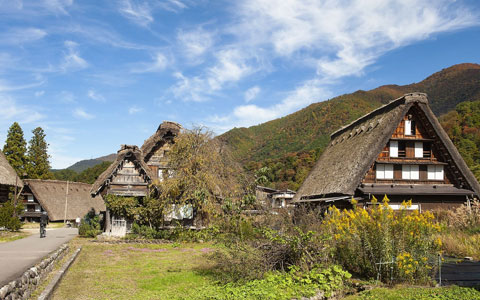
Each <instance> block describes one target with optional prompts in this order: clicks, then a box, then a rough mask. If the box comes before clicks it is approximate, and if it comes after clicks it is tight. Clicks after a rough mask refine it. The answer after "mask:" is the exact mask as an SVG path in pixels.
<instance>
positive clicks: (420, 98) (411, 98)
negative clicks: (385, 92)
mask: <svg viewBox="0 0 480 300" xmlns="http://www.w3.org/2000/svg"><path fill="white" fill-rule="evenodd" d="M401 100H404V102H403V103H401ZM410 102H422V103H428V98H427V94H426V93H420V92H413V93H407V94H404V95H403V96H401V97H399V98H397V99H394V100H392V101H390V102H388V103H386V104H384V105H382V106H380V107H378V108H376V109H374V110H372V111H371V112H369V113H367V114H365V115H363V116H361V117H360V118H358V119H356V120H354V121H352V122H350V123H349V124H348V125H345V126H343V127H341V128H340V129H338V130H336V131H334V132H333V133H332V134H330V139H333V138H334V137H335V136H337V135H339V134H340V133H342V132H344V131H346V130H347V129H349V128H350V127H354V126H355V125H357V124H358V123H361V122H362V121H363V120H364V119H368V118H370V117H371V116H372V115H374V114H376V113H378V112H380V111H381V110H383V109H386V108H387V107H389V106H393V105H398V104H406V103H410Z"/></svg>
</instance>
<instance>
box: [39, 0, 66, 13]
mask: <svg viewBox="0 0 480 300" xmlns="http://www.w3.org/2000/svg"><path fill="white" fill-rule="evenodd" d="M72 4H73V0H43V5H44V7H45V8H46V9H47V10H49V11H51V12H53V13H55V14H62V15H68V12H67V8H68V7H69V6H71V5H72Z"/></svg>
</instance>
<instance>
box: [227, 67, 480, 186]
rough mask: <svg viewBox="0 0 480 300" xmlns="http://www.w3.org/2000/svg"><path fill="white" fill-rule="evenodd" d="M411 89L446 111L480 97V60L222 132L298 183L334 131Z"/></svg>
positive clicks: (254, 164) (279, 180)
mask: <svg viewBox="0 0 480 300" xmlns="http://www.w3.org/2000/svg"><path fill="white" fill-rule="evenodd" d="M409 92H424V93H427V94H428V96H429V101H430V106H431V108H432V110H433V112H434V113H435V114H436V115H437V116H440V115H442V114H446V113H447V112H449V111H451V110H453V109H455V107H456V106H457V105H458V104H459V103H461V102H464V101H474V100H477V99H480V65H478V64H459V65H454V66H452V67H449V68H447V69H443V70H441V71H440V72H437V73H435V74H433V75H431V76H429V77H427V78H426V79H424V80H423V81H421V82H418V83H413V84H409V85H404V86H398V85H386V86H381V87H379V88H376V89H373V90H370V91H357V92H354V93H352V94H345V95H341V96H338V97H335V98H333V99H330V100H328V101H324V102H318V103H314V104H311V105H309V106H308V107H306V108H304V109H302V110H300V111H297V112H295V113H292V114H290V115H288V116H285V117H283V118H279V119H275V120H272V121H269V122H266V123H263V124H260V125H257V126H252V127H249V128H234V129H232V130H230V131H228V132H226V133H224V134H222V135H220V136H219V137H218V138H220V139H221V140H223V141H225V142H226V143H227V144H229V145H230V146H231V149H232V151H233V152H234V154H235V156H236V157H237V158H238V159H239V160H240V161H241V162H242V163H244V164H245V165H246V167H247V169H249V170H252V171H255V170H258V169H259V168H260V167H263V166H268V167H269V169H270V174H269V177H270V179H271V181H272V183H273V184H272V185H274V186H276V187H278V188H287V187H288V188H292V189H297V188H298V187H299V185H300V184H301V182H303V179H304V178H305V176H306V175H305V174H306V173H308V171H309V170H310V168H311V167H312V166H313V164H314V162H315V160H316V159H317V158H318V155H319V154H320V153H321V151H322V150H323V149H324V147H325V146H326V145H327V143H328V141H329V139H330V134H331V133H332V132H333V131H335V130H337V129H338V128H340V127H341V126H343V125H346V124H348V123H349V122H351V121H353V120H355V119H356V118H358V117H360V116H362V115H364V114H366V113H367V112H369V111H371V110H373V109H375V108H376V107H378V106H380V105H382V104H384V103H387V102H388V101H390V100H392V99H395V98H398V97H400V96H402V95H403V94H405V93H409Z"/></svg>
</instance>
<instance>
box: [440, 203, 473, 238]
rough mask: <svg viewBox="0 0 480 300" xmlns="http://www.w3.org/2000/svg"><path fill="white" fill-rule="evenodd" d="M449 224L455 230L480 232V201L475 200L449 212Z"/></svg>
mask: <svg viewBox="0 0 480 300" xmlns="http://www.w3.org/2000/svg"><path fill="white" fill-rule="evenodd" d="M447 224H448V225H449V226H450V227H451V228H454V229H460V230H468V231H470V232H472V233H475V232H480V201H478V200H474V201H472V202H471V203H470V206H469V205H468V204H465V205H462V206H460V207H457V208H456V209H455V210H454V211H449V212H448V219H447Z"/></svg>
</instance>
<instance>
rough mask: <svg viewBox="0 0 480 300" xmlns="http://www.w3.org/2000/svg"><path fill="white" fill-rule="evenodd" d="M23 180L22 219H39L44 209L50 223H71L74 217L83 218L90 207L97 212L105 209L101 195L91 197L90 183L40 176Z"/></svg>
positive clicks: (37, 220)
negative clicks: (48, 178) (43, 178)
mask: <svg viewBox="0 0 480 300" xmlns="http://www.w3.org/2000/svg"><path fill="white" fill-rule="evenodd" d="M24 183H25V187H24V189H23V191H22V195H23V204H24V207H25V210H24V212H23V214H22V216H21V218H22V219H23V220H26V221H29V222H39V221H40V216H41V215H42V213H43V212H44V211H46V212H47V214H48V218H49V220H50V221H51V222H56V221H71V222H74V221H75V220H76V219H77V218H80V219H82V218H83V217H84V216H85V215H86V214H87V213H88V212H89V211H90V210H91V209H94V210H95V212H96V213H97V214H98V213H100V212H101V211H105V203H104V202H103V199H102V197H101V196H100V195H97V196H95V197H91V196H90V189H91V185H90V184H87V183H81V182H67V181H61V180H40V179H25V180H24Z"/></svg>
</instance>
